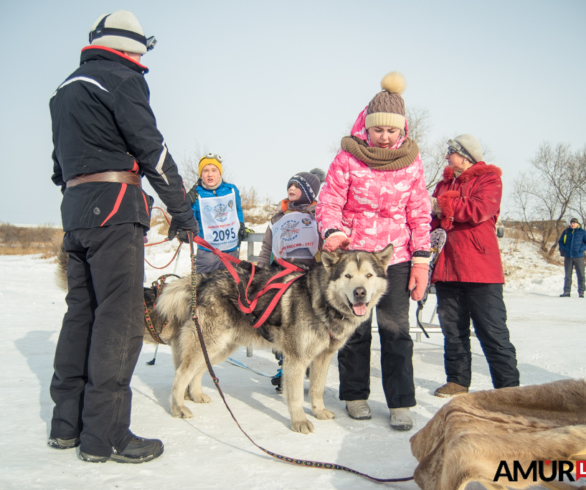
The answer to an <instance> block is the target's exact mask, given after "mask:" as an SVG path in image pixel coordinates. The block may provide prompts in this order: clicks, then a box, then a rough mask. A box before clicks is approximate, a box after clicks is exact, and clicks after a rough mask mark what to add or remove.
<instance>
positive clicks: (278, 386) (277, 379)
mask: <svg viewBox="0 0 586 490" xmlns="http://www.w3.org/2000/svg"><path fill="white" fill-rule="evenodd" d="M282 382H283V368H279V370H278V371H277V374H275V375H274V376H273V377H272V378H271V384H272V385H273V386H274V387H275V390H277V393H279V394H281V393H283V386H282Z"/></svg>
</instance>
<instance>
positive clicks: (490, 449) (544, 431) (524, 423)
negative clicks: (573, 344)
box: [411, 379, 586, 490]
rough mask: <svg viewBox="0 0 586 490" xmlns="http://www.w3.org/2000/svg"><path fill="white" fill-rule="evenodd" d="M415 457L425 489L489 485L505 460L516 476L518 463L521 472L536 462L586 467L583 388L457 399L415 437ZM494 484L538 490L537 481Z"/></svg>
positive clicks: (558, 385) (559, 385)
mask: <svg viewBox="0 0 586 490" xmlns="http://www.w3.org/2000/svg"><path fill="white" fill-rule="evenodd" d="M411 451H412V453H413V455H414V456H415V457H416V458H417V461H419V465H418V466H417V468H416V469H415V481H416V482H417V484H418V485H419V486H420V487H421V488H422V489H423V490H461V489H464V487H465V486H466V484H467V483H468V482H470V481H478V482H481V483H482V482H491V483H492V482H493V479H494V477H495V475H496V474H497V470H498V469H499V464H500V463H501V461H503V460H504V461H507V464H508V468H509V469H510V470H511V472H512V471H513V466H514V463H513V462H514V461H515V460H516V461H519V462H520V464H521V465H522V467H523V468H524V469H527V468H528V466H529V465H530V463H531V462H532V461H552V462H553V461H562V460H565V461H570V460H573V459H576V458H575V456H578V455H580V457H578V458H577V459H582V460H586V382H584V380H571V379H568V380H562V381H555V382H553V383H547V384H543V385H535V386H525V387H522V388H504V389H500V390H489V391H480V392H477V393H470V394H466V395H460V396H458V397H456V398H454V399H453V400H451V401H450V402H449V403H447V404H446V405H444V406H443V407H442V408H441V409H440V410H439V411H438V412H437V413H436V414H435V416H434V417H433V418H432V419H431V420H430V421H429V422H428V423H427V425H426V426H425V427H424V428H423V429H421V430H420V431H419V432H417V434H415V435H414V436H413V437H412V438H411ZM548 467H549V468H550V474H551V467H550V466H548ZM573 476H574V477H575V474H574V475H573ZM546 477H547V474H546ZM538 481H541V480H539V477H538ZM564 481H566V482H567V481H568V480H567V479H565V480H564ZM497 483H498V484H500V485H503V486H506V487H509V488H528V487H530V486H531V485H538V483H535V482H534V481H533V480H532V477H530V481H525V480H523V479H522V478H521V477H520V478H519V481H518V482H509V480H508V479H507V478H501V479H499V481H498V482H497ZM575 488H586V486H584V487H575Z"/></svg>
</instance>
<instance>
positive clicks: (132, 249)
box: [48, 10, 198, 463]
mask: <svg viewBox="0 0 586 490" xmlns="http://www.w3.org/2000/svg"><path fill="white" fill-rule="evenodd" d="M154 43H155V41H154V38H149V39H147V38H145V36H144V35H143V30H142V27H141V26H140V24H139V23H138V20H137V19H136V17H135V16H134V15H133V14H132V13H130V12H125V11H123V10H119V11H117V12H114V13H113V14H110V15H103V16H101V17H100V18H98V20H97V21H96V22H95V23H94V25H93V26H92V28H91V31H90V46H87V47H85V48H83V49H82V52H81V64H80V67H79V68H78V69H77V70H76V71H75V72H73V73H72V74H71V75H70V76H69V77H68V78H67V79H66V80H65V81H64V82H63V83H62V84H61V85H60V86H59V87H58V88H57V90H56V91H55V93H54V94H53V96H52V97H51V101H50V109H51V119H52V124H53V145H54V151H53V177H52V179H53V182H54V183H55V184H56V185H58V186H61V191H62V192H63V203H62V204H61V216H62V220H63V229H64V231H65V236H64V238H63V247H64V249H65V251H66V252H67V253H68V254H69V262H68V265H67V285H68V294H67V298H66V302H67V313H65V317H64V318H63V326H62V328H61V333H60V335H59V340H58V342H57V349H56V351H55V362H54V369H55V372H54V375H53V379H52V381H51V398H52V399H53V401H54V402H55V408H54V410H53V418H52V420H51V433H50V436H49V441H48V444H49V446H51V447H53V448H56V449H68V448H73V447H76V446H78V445H79V446H80V451H79V457H80V458H81V459H82V460H84V461H89V462H94V463H103V462H106V461H108V460H113V461H116V462H120V463H143V462H145V461H150V460H151V459H154V458H156V457H158V456H160V455H161V454H162V453H163V443H162V442H161V441H159V440H157V439H143V438H140V437H136V436H135V435H134V434H132V432H130V430H129V427H130V408H131V398H132V392H131V390H130V379H131V378H132V374H133V372H134V368H135V366H136V362H137V360H138V355H139V353H140V349H141V347H142V337H143V329H144V327H143V286H142V281H143V272H144V263H143V253H144V243H143V236H144V232H145V230H147V229H148V228H149V225H150V204H151V202H150V201H151V200H150V198H149V197H148V196H147V195H146V194H145V193H144V191H143V190H142V188H141V177H142V176H143V175H144V176H146V178H147V179H148V181H149V183H150V184H151V186H152V187H153V189H154V190H155V191H156V192H157V194H158V195H159V197H160V198H161V200H162V201H163V202H164V203H165V205H166V206H167V210H168V212H169V213H170V214H171V216H172V221H171V226H170V228H169V238H174V237H175V236H176V235H179V236H180V237H181V239H182V240H184V241H185V240H187V233H186V232H187V231H189V232H192V233H196V234H197V232H198V227H197V222H196V221H195V218H194V216H193V211H192V210H191V206H190V202H189V200H188V199H187V197H186V194H185V190H184V188H183V181H182V179H181V176H180V175H179V173H178V172H177V166H176V165H175V162H174V161H173V159H172V158H171V155H170V154H169V153H168V151H167V146H166V144H165V141H164V139H163V136H162V135H161V133H160V132H159V131H158V129H157V125H156V122H155V116H154V114H153V112H152V110H151V108H150V105H149V88H148V86H147V83H146V81H145V79H144V75H145V74H146V73H147V72H148V68H147V67H146V66H144V65H142V64H141V63H140V60H141V56H142V55H143V54H145V53H146V52H147V50H149V49H151V48H152V47H153V46H154Z"/></svg>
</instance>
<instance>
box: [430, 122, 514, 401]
mask: <svg viewBox="0 0 586 490" xmlns="http://www.w3.org/2000/svg"><path fill="white" fill-rule="evenodd" d="M446 160H447V161H448V166H447V167H446V168H445V170H444V178H443V180H442V181H441V182H439V183H438V184H437V186H436V188H435V190H434V192H433V197H432V206H433V214H434V218H433V221H432V224H431V227H432V229H436V228H439V227H441V228H443V229H444V230H446V232H447V241H446V245H445V246H444V249H443V251H442V253H441V254H440V255H439V257H438V259H437V262H436V264H435V268H434V270H433V275H432V277H431V282H432V283H435V288H436V293H437V300H438V317H439V321H440V325H441V328H442V332H443V334H444V361H445V369H446V374H447V383H446V384H445V385H443V386H441V387H439V388H438V389H437V390H436V391H435V393H434V394H435V395H436V396H439V397H450V396H453V395H459V394H462V393H468V388H469V387H470V381H471V377H472V374H471V373H472V354H471V352H470V319H472V322H473V324H474V329H475V331H476V336H477V337H478V340H479V341H480V345H481V346H482V350H483V352H484V355H485V356H486V360H487V361H488V367H489V369H490V374H491V377H492V384H493V386H494V387H495V388H506V387H509V386H519V371H518V370H517V357H516V351H515V346H514V345H513V344H512V343H511V341H510V340H509V330H508V328H507V323H506V322H507V311H506V308H505V303H504V301H503V284H504V282H505V276H504V273H503V265H502V262H501V254H500V250H499V245H498V240H497V236H496V228H495V226H496V223H497V220H498V216H499V213H500V205H501V196H502V190H503V184H502V181H501V174H502V172H501V169H500V168H498V167H496V166H494V165H487V164H486V163H484V162H483V161H482V150H481V147H480V143H479V142H478V140H477V139H476V138H475V137H474V136H471V135H469V134H463V135H460V136H458V137H456V138H454V139H453V140H449V141H448V151H447V155H446Z"/></svg>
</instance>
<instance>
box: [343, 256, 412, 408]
mask: <svg viewBox="0 0 586 490" xmlns="http://www.w3.org/2000/svg"><path fill="white" fill-rule="evenodd" d="M410 272H411V263H410V262H403V263H401V264H395V265H391V266H389V267H388V268H387V282H388V284H389V286H388V289H387V292H386V293H385V295H384V296H383V297H382V298H381V300H380V302H379V303H378V305H377V307H376V314H377V320H378V331H379V335H380V343H381V370H382V380H383V389H384V392H385V397H386V400H387V406H388V407H389V408H404V407H414V406H415V404H416V402H415V385H414V382H413V339H411V335H409V290H408V289H407V286H408V284H409V274H410ZM371 341H372V317H371V318H369V319H368V320H366V321H365V322H364V323H362V324H361V325H360V326H359V327H358V329H357V330H356V332H354V334H353V335H352V336H351V337H350V339H349V340H348V342H347V343H346V345H345V346H344V347H343V348H342V349H341V350H340V351H339V352H338V370H339V373H340V400H346V401H352V400H366V399H368V397H369V395H370V343H371Z"/></svg>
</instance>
